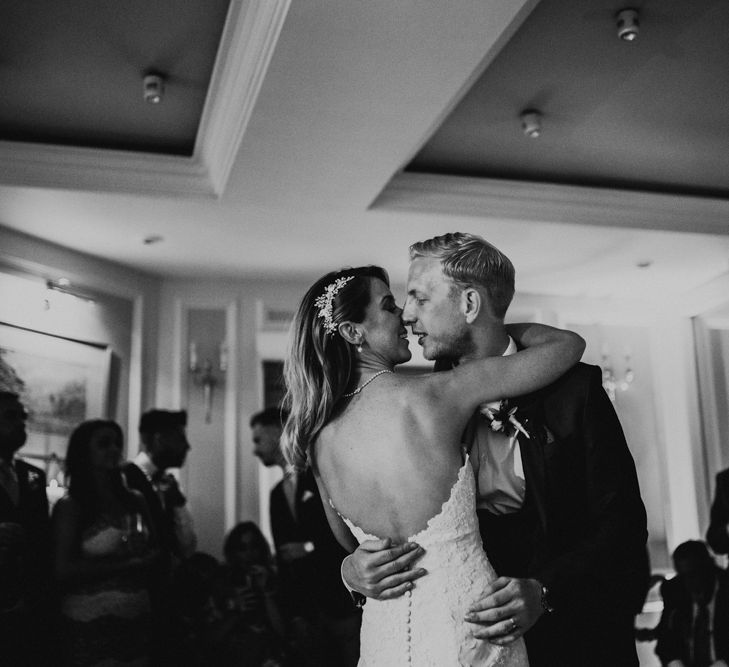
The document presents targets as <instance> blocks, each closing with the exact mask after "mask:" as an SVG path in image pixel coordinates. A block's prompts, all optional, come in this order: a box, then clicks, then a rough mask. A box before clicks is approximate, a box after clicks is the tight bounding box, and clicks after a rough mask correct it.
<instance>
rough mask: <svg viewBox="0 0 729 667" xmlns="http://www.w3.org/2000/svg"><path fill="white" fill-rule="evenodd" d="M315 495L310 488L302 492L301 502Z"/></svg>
mask: <svg viewBox="0 0 729 667" xmlns="http://www.w3.org/2000/svg"><path fill="white" fill-rule="evenodd" d="M313 497H314V494H313V493H312V492H311V491H309V489H306V491H304V493H302V494H301V502H302V503H305V502H306V501H307V500H311V499H312V498H313Z"/></svg>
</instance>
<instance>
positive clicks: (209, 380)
mask: <svg viewBox="0 0 729 667" xmlns="http://www.w3.org/2000/svg"><path fill="white" fill-rule="evenodd" d="M216 361H217V364H213V362H212V361H211V360H210V359H209V358H206V359H205V361H203V362H202V363H200V360H199V356H198V350H197V343H196V342H195V341H191V342H190V356H189V360H188V372H189V373H190V376H191V377H192V381H193V383H194V384H195V385H196V386H198V387H202V389H203V403H204V405H205V423H206V424H209V423H210V422H211V420H212V413H213V390H214V389H215V387H216V386H217V385H218V384H219V383H220V382H221V381H222V380H223V377H224V375H225V372H226V371H227V370H228V346H227V344H226V343H221V344H220V345H218V348H217V359H216ZM215 366H217V368H215ZM216 372H217V373H219V375H220V377H219V376H218V375H216Z"/></svg>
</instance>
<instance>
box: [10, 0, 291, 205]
mask: <svg viewBox="0 0 729 667" xmlns="http://www.w3.org/2000/svg"><path fill="white" fill-rule="evenodd" d="M290 3H291V0H233V1H232V2H231V4H230V8H229V10H228V16H227V18H226V22H225V27H224V29H223V34H222V37H221V41H220V47H219V49H218V55H217V58H216V62H215V67H214V69H213V75H212V77H211V82H210V86H209V88H208V93H207V99H206V101H205V107H204V110H203V114H202V117H201V121H200V127H199V129H198V134H197V138H196V141H195V150H194V153H193V155H192V157H189V158H187V157H176V156H167V155H154V154H148V153H141V152H134V151H117V150H99V149H87V148H76V147H68V146H57V145H47V144H30V143H20V142H12V141H0V183H3V184H7V185H17V186H30V187H50V188H64V189H74V190H89V191H100V192H126V193H133V194H140V193H142V194H159V195H186V196H193V197H194V196H201V197H219V196H220V195H222V193H223V191H224V190H225V186H226V184H227V182H228V177H229V175H230V171H231V169H232V168H233V164H234V162H235V158H236V155H237V154H238V150H239V148H240V145H241V142H242V140H243V136H244V134H245V131H246V128H247V126H248V122H249V120H250V117H251V113H252V111H253V107H254V105H255V102H256V99H257V97H258V93H259V91H260V89H261V84H262V82H263V79H264V76H265V74H266V70H267V68H268V64H269V63H270V60H271V56H272V54H273V50H274V48H275V46H276V43H277V41H278V38H279V35H280V33H281V28H282V26H283V22H284V19H285V18H286V13H287V11H288V8H289V5H290Z"/></svg>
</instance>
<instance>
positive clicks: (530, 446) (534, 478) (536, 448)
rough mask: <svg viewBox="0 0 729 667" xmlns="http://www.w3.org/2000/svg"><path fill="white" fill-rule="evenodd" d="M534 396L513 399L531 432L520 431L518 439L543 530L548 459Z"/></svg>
mask: <svg viewBox="0 0 729 667" xmlns="http://www.w3.org/2000/svg"><path fill="white" fill-rule="evenodd" d="M531 398H533V397H532V396H524V397H520V398H518V399H515V400H513V401H512V402H511V403H512V405H516V406H517V408H518V409H517V411H516V414H515V416H516V418H517V419H518V420H519V421H520V422H521V424H522V426H523V427H524V429H525V430H526V432H527V433H528V434H529V437H528V438H527V437H526V436H525V435H524V434H523V433H519V436H518V438H517V441H518V442H519V449H520V451H521V462H522V466H523V467H524V478H525V480H526V489H527V493H528V494H531V496H532V498H533V499H534V505H535V507H536V509H537V513H538V514H539V521H540V523H541V524H542V528H543V530H544V531H545V532H546V531H547V510H546V494H547V480H546V460H545V457H544V445H545V433H544V428H543V424H542V421H543V420H541V419H539V415H538V410H537V403H536V402H535V401H533V400H530V399H531Z"/></svg>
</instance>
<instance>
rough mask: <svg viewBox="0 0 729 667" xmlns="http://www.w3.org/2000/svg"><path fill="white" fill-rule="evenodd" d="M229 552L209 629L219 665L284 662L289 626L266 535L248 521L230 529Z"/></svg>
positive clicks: (226, 548)
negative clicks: (284, 616) (284, 618)
mask: <svg viewBox="0 0 729 667" xmlns="http://www.w3.org/2000/svg"><path fill="white" fill-rule="evenodd" d="M223 551H224V554H225V565H224V566H223V568H222V570H221V573H220V578H219V580H218V584H217V586H216V588H215V594H214V601H215V602H214V606H215V612H214V617H213V618H212V619H211V621H212V622H211V623H210V632H209V636H210V638H211V643H212V644H213V645H214V647H215V657H214V664H216V665H221V666H227V665H230V666H231V667H264V665H265V666H266V667H268V666H269V665H271V666H272V665H283V664H284V661H285V659H286V651H285V641H284V636H285V628H284V621H283V616H282V615H281V611H280V609H279V605H278V601H277V590H276V575H275V572H274V568H273V559H272V557H271V550H270V548H269V546H268V542H266V538H265V537H264V536H263V533H261V531H260V529H259V528H258V526H257V525H256V524H255V523H253V522H252V521H245V522H242V523H239V524H238V525H237V526H235V528H233V529H232V530H231V531H230V533H228V535H227V537H226V538H225V545H224V547H223ZM289 658H290V656H289ZM292 664H293V663H292Z"/></svg>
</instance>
